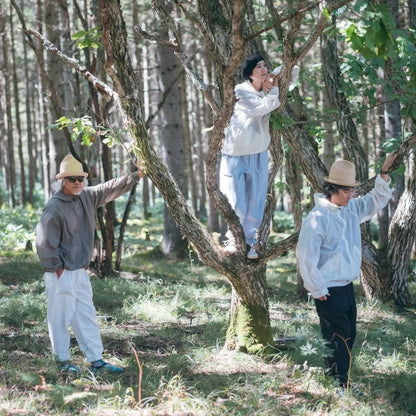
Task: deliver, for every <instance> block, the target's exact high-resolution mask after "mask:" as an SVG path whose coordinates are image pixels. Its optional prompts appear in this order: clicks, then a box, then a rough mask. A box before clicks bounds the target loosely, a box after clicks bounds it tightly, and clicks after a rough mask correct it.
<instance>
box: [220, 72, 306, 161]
mask: <svg viewBox="0 0 416 416" xmlns="http://www.w3.org/2000/svg"><path fill="white" fill-rule="evenodd" d="M280 69H281V67H278V68H276V69H275V70H274V71H273V73H275V74H278V73H279V72H280ZM298 73H299V67H297V66H295V68H294V69H293V74H292V80H291V82H292V84H293V83H294V82H295V81H296V78H297V76H298ZM234 92H235V97H236V100H237V102H236V104H235V106H234V112H233V115H232V116H231V120H230V124H229V125H228V127H227V128H226V130H225V140H224V146H223V149H222V153H224V154H226V155H230V156H242V155H249V154H256V153H260V152H262V151H263V150H266V149H267V148H268V146H269V143H270V131H269V118H270V113H271V112H272V111H273V110H275V109H276V108H277V107H279V106H280V101H279V88H278V87H274V88H273V89H272V90H271V91H270V92H269V93H268V94H266V93H265V92H264V91H257V90H256V89H255V88H254V87H253V86H252V85H251V82H250V81H244V82H242V83H241V84H238V85H236V87H235V89H234Z"/></svg>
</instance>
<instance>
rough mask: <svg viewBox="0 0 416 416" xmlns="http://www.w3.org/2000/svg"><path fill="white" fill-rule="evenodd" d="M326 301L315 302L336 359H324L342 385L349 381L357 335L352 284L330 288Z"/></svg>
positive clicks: (323, 335)
mask: <svg viewBox="0 0 416 416" xmlns="http://www.w3.org/2000/svg"><path fill="white" fill-rule="evenodd" d="M328 290H329V294H330V296H328V297H327V300H325V301H321V300H318V299H315V305H316V311H317V312H318V316H319V321H320V325H321V332H322V337H323V338H324V339H326V340H327V341H328V342H329V344H330V347H331V348H332V349H333V352H334V356H333V357H327V358H326V359H325V364H326V366H327V367H328V368H329V369H330V370H331V372H332V375H333V376H334V377H336V378H337V379H339V381H340V383H341V384H344V383H346V382H347V380H348V375H349V369H350V364H351V357H350V354H351V350H352V346H353V344H354V340H355V336H356V333H357V306H356V303H355V294H354V288H353V285H352V283H350V284H348V285H347V286H338V287H330V288H328Z"/></svg>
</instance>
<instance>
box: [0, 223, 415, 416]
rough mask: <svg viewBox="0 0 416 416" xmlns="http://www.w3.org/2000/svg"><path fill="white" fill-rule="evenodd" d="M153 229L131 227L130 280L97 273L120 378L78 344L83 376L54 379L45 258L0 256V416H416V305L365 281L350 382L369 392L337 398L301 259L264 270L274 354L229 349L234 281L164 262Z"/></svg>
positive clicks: (109, 352)
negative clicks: (381, 296)
mask: <svg viewBox="0 0 416 416" xmlns="http://www.w3.org/2000/svg"><path fill="white" fill-rule="evenodd" d="M151 221H152V224H153V225H152V224H151V223H148V224H143V222H140V223H137V224H135V223H134V222H133V223H132V228H133V229H137V228H134V227H135V226H137V227H140V228H139V229H140V233H139V234H140V236H139V237H137V238H135V237H134V235H130V236H127V240H126V245H125V254H124V260H123V263H122V268H123V271H122V272H120V273H118V274H115V275H114V276H112V277H109V278H106V279H101V278H99V277H97V276H96V275H94V273H91V279H92V285H93V290H94V302H95V305H96V308H97V313H98V320H99V324H100V327H101V331H102V338H103V343H104V347H105V357H104V358H105V359H106V360H108V361H109V362H111V363H113V364H116V365H121V366H122V367H124V368H125V371H124V373H122V374H121V375H112V374H105V373H104V374H93V373H92V372H90V371H89V368H88V366H87V363H86V362H85V359H84V356H83V354H82V352H81V351H80V349H79V347H78V346H77V344H76V342H75V340H72V341H71V342H72V344H71V345H72V349H71V352H72V356H73V362H74V363H75V364H76V365H78V366H79V367H80V369H81V372H80V373H79V374H78V375H68V374H65V373H61V372H60V371H59V369H58V368H57V367H56V365H55V362H54V360H53V357H52V354H51V348H50V342H49V338H48V333H47V325H46V321H45V316H46V299H45V293H44V285H43V279H42V272H41V268H40V265H39V261H38V259H37V256H36V254H35V253H34V252H30V251H24V250H18V249H16V250H14V251H3V252H1V253H0V294H1V298H0V337H1V346H0V415H2V416H3V415H22V416H23V415H36V416H39V415H84V414H85V415H97V416H105V415H112V416H114V415H126V416H127V415H189V416H191V415H256V416H266V415H270V416H272V415H290V416H291V415H357V414H360V415H361V416H364V415H377V416H378V415H389V416H390V415H416V395H415V386H416V319H415V317H416V308H413V307H409V308H407V309H403V310H397V308H396V307H395V306H394V305H393V304H389V303H386V304H382V303H379V302H369V301H368V300H366V299H364V298H362V297H360V286H359V284H358V283H357V284H356V286H355V288H356V293H357V300H358V313H359V315H358V336H357V340H356V343H355V346H354V349H353V351H352V354H353V365H352V370H351V380H352V382H353V383H354V384H355V385H356V386H357V387H358V388H359V389H360V391H361V393H362V394H361V395H357V394H355V393H353V392H351V391H350V392H349V393H348V394H346V395H340V394H339V389H338V388H337V387H336V386H335V385H334V384H333V382H332V379H330V378H329V377H327V376H326V375H325V373H324V369H323V357H324V355H325V353H326V351H327V350H326V346H325V344H324V343H323V341H322V339H321V338H320V331H319V324H318V319H317V316H316V312H315V309H314V304H313V302H308V301H303V300H300V299H299V297H298V296H297V290H296V289H297V288H296V284H297V283H296V281H297V279H296V261H295V257H294V254H293V253H288V254H287V255H286V256H284V257H281V258H279V259H276V260H274V261H272V262H270V264H269V267H268V288H269V299H270V316H271V321H272V326H273V331H274V335H275V339H276V342H277V345H278V347H277V349H276V353H275V354H272V355H268V356H255V355H247V354H243V353H239V352H230V351H225V350H224V349H223V345H224V338H225V330H226V327H227V320H228V309H229V305H230V296H231V290H230V285H229V283H228V281H227V280H226V279H225V278H224V277H223V276H220V275H218V274H217V273H215V272H213V271H212V270H211V269H208V268H206V267H204V266H203V265H200V264H199V263H198V262H197V261H195V260H193V258H192V256H190V258H189V259H188V261H185V262H174V261H168V260H166V259H164V258H163V257H162V256H161V255H160V253H159V252H158V250H157V245H158V242H159V241H160V230H158V229H157V227H156V225H154V224H156V223H158V224H160V222H161V221H159V222H157V221H156V220H155V219H153V220H151ZM146 234H147V236H150V240H149V241H147V240H146V239H145V238H144V236H145V235H146ZM413 285H414V282H411V288H412V290H413V291H414V288H413ZM140 367H141V370H140Z"/></svg>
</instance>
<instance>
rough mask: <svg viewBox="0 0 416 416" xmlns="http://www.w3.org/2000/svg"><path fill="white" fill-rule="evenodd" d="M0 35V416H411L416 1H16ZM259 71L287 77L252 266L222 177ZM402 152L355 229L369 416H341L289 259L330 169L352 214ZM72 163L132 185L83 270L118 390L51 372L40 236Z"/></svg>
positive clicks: (351, 407) (361, 376)
mask: <svg viewBox="0 0 416 416" xmlns="http://www.w3.org/2000/svg"><path fill="white" fill-rule="evenodd" d="M0 28H1V29H2V30H1V49H0V114H1V117H0V138H1V141H0V160H1V165H0V183H1V188H0V207H1V218H0V237H1V238H0V294H1V298H0V316H1V317H2V318H0V328H1V339H2V342H1V350H2V351H1V352H0V366H1V375H0V377H1V386H0V397H1V399H2V400H1V401H2V404H1V405H0V414H4V415H9V414H10V415H17V414H19V415H20V414H21V415H32V414H33V415H35V414H36V415H39V414H59V415H61V414H62V415H64V414H93V415H95V414H96V415H106V414H112V415H114V414H120V415H129V414H157V415H170V414H174V415H176V414H177V415H216V414H218V415H223V414H228V415H244V414H256V415H280V414H281V415H293V414H311V415H324V414H328V415H329V414H331V415H337V414H339V415H341V414H343V415H344V414H351V415H353V414H357V413H356V412H357V409H359V411H360V413H362V414H364V415H366V414H368V415H373V414H389V415H406V414H416V401H415V399H414V398H413V396H414V395H413V394H412V386H414V385H415V381H416V371H415V370H416V369H415V360H414V357H415V352H416V346H415V341H414V339H415V335H416V324H414V317H415V313H416V309H415V295H416V291H415V270H416V269H415V267H416V266H415V265H416V261H415V235H416V218H415V217H416V209H415V208H416V201H415V197H416V164H415V158H414V147H415V142H416V131H415V119H416V110H415V106H414V105H413V104H414V98H415V94H416V82H415V80H416V78H415V74H416V72H415V69H416V60H415V53H414V52H415V45H416V36H415V29H416V1H415V0H408V1H402V0H386V1H384V0H374V1H352V0H339V1H337V0H330V1H322V0H318V1H314V0H311V1H297V2H294V1H288V2H280V1H272V0H232V1H227V0H195V1H192V0H172V1H169V0H133V1H132V2H125V1H123V0H72V1H71V0H59V1H58V2H56V1H52V0H38V1H36V2H35V1H32V0H30V1H23V0H20V1H19V0H9V1H6V2H2V3H1V4H0ZM254 53H257V54H260V55H261V56H262V57H264V58H265V61H266V63H267V66H268V68H269V69H270V70H271V69H273V68H275V67H277V66H280V65H281V66H282V72H281V80H280V83H279V100H280V103H281V105H280V106H279V107H277V109H275V110H274V111H273V113H272V115H271V118H270V131H271V143H270V146H269V149H268V150H269V167H268V189H267V199H266V206H265V209H264V215H263V221H262V224H261V226H260V228H259V230H258V240H259V241H258V246H257V249H258V254H259V258H258V260H256V261H250V260H248V259H247V257H246V255H245V250H244V247H245V241H244V233H243V229H242V227H241V225H240V222H239V219H238V217H237V215H236V213H235V212H234V210H233V209H232V208H231V205H230V204H229V202H228V200H227V198H226V197H225V196H224V194H222V193H221V191H220V189H219V184H218V176H219V162H220V155H221V149H222V146H223V143H224V130H225V129H226V127H227V125H228V124H229V122H230V118H231V115H232V111H233V108H234V105H235V96H234V87H235V85H236V84H237V83H239V82H241V72H240V66H241V64H242V62H243V61H244V59H245V58H246V57H247V56H249V55H251V54H254ZM296 65H297V66H299V67H300V73H299V77H298V78H297V80H296V83H295V84H294V85H291V82H290V76H291V75H290V74H291V73H292V70H293V68H294V67H295V66H296ZM393 150H395V151H396V153H397V158H396V160H395V162H394V164H393V166H392V172H391V178H392V184H391V186H392V190H393V197H392V199H391V201H390V202H389V204H388V206H386V207H385V208H384V209H383V210H382V211H380V212H379V213H378V214H377V216H376V217H374V218H373V219H372V220H371V221H368V222H366V223H365V224H363V225H362V228H361V232H362V267H361V275H360V279H359V282H357V284H356V285H355V290H356V294H357V299H358V300H359V302H358V309H359V319H358V324H359V336H358V338H359V339H358V340H357V345H358V346H356V347H355V350H354V351H353V356H354V360H353V362H354V364H353V368H352V378H353V379H354V380H355V381H358V384H360V387H361V390H363V391H364V399H363V398H357V397H352V396H346V397H338V396H337V395H336V392H335V389H334V388H333V387H332V386H331V385H330V382H329V379H328V378H327V377H326V375H325V373H324V372H323V368H322V366H323V357H324V356H325V354H326V353H327V350H326V346H325V343H324V341H323V340H322V339H321V338H320V332H319V324H318V320H317V317H316V314H315V312H314V308H313V303H312V302H311V298H310V295H309V294H308V293H307V292H306V290H305V289H304V287H303V282H302V277H301V276H300V274H299V272H298V268H297V264H296V257H295V247H296V243H297V239H298V236H299V230H300V228H301V225H302V221H303V218H304V217H305V215H306V214H307V213H308V212H309V211H310V210H311V209H312V207H313V194H314V193H315V192H321V188H322V183H323V180H324V177H326V176H327V175H328V171H329V167H330V166H331V164H332V163H333V162H334V161H335V160H337V159H341V158H342V159H346V160H349V161H351V162H353V163H354V165H355V166H356V171H357V180H358V181H359V183H360V185H359V186H358V187H357V192H356V193H357V195H356V196H357V197H360V196H363V195H365V194H366V193H367V192H369V191H370V190H371V189H372V187H373V185H374V181H375V176H376V175H377V174H378V172H379V171H380V168H381V166H382V165H383V161H384V160H385V157H386V154H387V153H389V152H391V151H393ZM68 153H71V154H73V155H74V156H76V158H77V159H78V160H80V161H82V163H83V166H84V169H85V170H86V171H87V172H88V181H89V184H90V185H95V184H99V183H102V182H104V181H107V180H110V179H111V178H116V177H120V176H122V175H123V174H126V173H128V172H129V171H130V170H131V169H132V167H133V166H134V165H136V163H139V164H140V166H141V167H142V169H143V171H144V172H145V176H144V178H143V179H142V180H141V181H140V182H139V183H138V185H137V187H134V188H133V189H132V190H131V191H130V193H129V194H128V195H125V196H123V197H121V198H119V199H118V200H116V201H113V202H110V203H108V204H106V206H105V207H103V208H99V209H98V210H97V212H96V233H95V243H94V257H93V258H92V259H91V264H90V267H89V270H88V272H89V274H90V275H91V277H92V285H93V288H94V302H95V304H96V307H97V312H98V318H99V324H100V327H101V328H102V331H103V340H104V347H105V349H106V351H107V352H106V354H107V358H108V359H109V360H112V361H113V362H116V363H120V364H122V365H123V366H124V367H125V368H126V371H125V373H124V374H123V376H121V378H120V379H117V377H115V376H112V375H110V376H106V377H104V376H103V377H98V376H97V377H96V376H95V375H94V374H92V373H90V372H88V371H87V372H85V373H83V374H82V375H81V376H80V377H72V378H71V377H67V376H65V375H62V374H61V373H59V371H57V369H56V368H55V367H54V366H53V357H52V356H51V349H50V344H49V339H48V334H47V324H46V321H45V316H46V297H45V291H44V286H43V279H42V270H41V267H40V263H39V259H38V257H37V255H36V251H35V248H34V247H35V227H36V224H37V222H38V221H39V218H40V215H41V213H42V209H43V207H44V206H45V204H46V203H47V201H48V200H49V199H50V198H51V196H52V195H53V193H54V189H55V188H54V185H55V182H56V179H55V176H56V174H57V173H58V171H59V165H60V162H61V161H62V159H63V158H64V156H65V155H67V154H68ZM227 228H229V229H230V230H232V232H233V234H234V235H235V236H236V246H237V249H238V252H237V254H236V255H233V256H227V255H226V254H225V253H224V246H223V242H224V239H225V231H226V230H227ZM71 345H72V344H71ZM73 350H74V353H75V356H76V361H77V363H78V364H80V366H81V367H82V365H83V364H82V363H83V358H82V353H81V352H80V350H79V349H78V347H77V346H76V344H75V343H74V344H73Z"/></svg>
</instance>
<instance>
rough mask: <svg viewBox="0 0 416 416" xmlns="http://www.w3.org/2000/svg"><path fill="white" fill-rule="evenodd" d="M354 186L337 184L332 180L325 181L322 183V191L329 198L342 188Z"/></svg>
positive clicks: (348, 188) (347, 188)
mask: <svg viewBox="0 0 416 416" xmlns="http://www.w3.org/2000/svg"><path fill="white" fill-rule="evenodd" d="M351 188H353V187H352V186H342V185H336V184H335V183H331V182H324V183H323V185H322V192H323V194H324V195H325V197H326V198H327V199H330V198H331V195H334V194H338V191H339V190H340V189H345V190H346V191H348V190H350V189H351Z"/></svg>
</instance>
